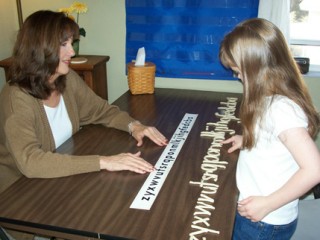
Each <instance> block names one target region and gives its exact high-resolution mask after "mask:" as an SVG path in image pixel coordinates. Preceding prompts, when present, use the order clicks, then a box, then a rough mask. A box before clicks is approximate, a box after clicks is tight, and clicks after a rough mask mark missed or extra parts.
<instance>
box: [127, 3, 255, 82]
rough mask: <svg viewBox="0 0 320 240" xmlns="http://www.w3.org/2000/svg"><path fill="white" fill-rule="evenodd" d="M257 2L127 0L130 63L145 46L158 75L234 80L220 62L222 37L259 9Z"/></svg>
mask: <svg viewBox="0 0 320 240" xmlns="http://www.w3.org/2000/svg"><path fill="white" fill-rule="evenodd" d="M258 4H259V0H241V1H239V0H162V1H161V0H126V62H127V63H128V62H131V61H132V60H135V59H136V54H137V51H138V49H139V48H141V47H144V48H145V51H146V61H148V62H153V63H155V64H156V69H157V70H156V76H158V77H168V78H192V79H220V80H227V79H234V78H233V77H232V72H231V71H230V70H226V69H225V68H224V67H223V66H222V65H221V63H220V61H219V56H218V55H219V47H220V42H221V40H222V39H223V37H224V35H225V34H226V33H228V32H229V31H230V30H232V29H233V28H234V27H235V25H236V24H238V23H239V22H241V21H242V20H244V19H248V18H253V17H256V16H257V13H258Z"/></svg>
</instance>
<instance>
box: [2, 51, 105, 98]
mask: <svg viewBox="0 0 320 240" xmlns="http://www.w3.org/2000/svg"><path fill="white" fill-rule="evenodd" d="M79 57H81V58H82V57H85V58H87V59H88V61H87V62H85V63H77V64H70V67H71V68H72V69H73V70H75V71H76V72H77V73H78V74H79V75H80V76H81V77H82V78H83V80H84V81H85V82H86V83H87V85H88V86H89V87H90V88H91V89H92V90H93V91H94V92H95V93H96V94H97V95H99V96H100V97H102V98H104V99H108V79H107V64H106V63H107V62H108V61H109V59H110V57H109V56H96V55H81V56H79ZM11 63H12V58H11V57H10V58H6V59H4V60H1V61H0V67H3V68H4V71H5V75H6V81H8V80H9V79H8V78H9V67H10V66H11Z"/></svg>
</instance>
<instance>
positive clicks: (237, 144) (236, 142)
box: [221, 135, 243, 153]
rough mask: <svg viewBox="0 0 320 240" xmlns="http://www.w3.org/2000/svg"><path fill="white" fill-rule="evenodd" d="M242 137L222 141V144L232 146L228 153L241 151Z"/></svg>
mask: <svg viewBox="0 0 320 240" xmlns="http://www.w3.org/2000/svg"><path fill="white" fill-rule="evenodd" d="M242 140H243V139H242V136H241V135H234V136H232V137H231V138H228V139H226V140H224V141H222V142H221V143H222V144H228V143H231V144H232V146H231V148H229V149H228V153H232V152H233V151H235V150H237V149H241V148H242Z"/></svg>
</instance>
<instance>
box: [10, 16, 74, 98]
mask: <svg viewBox="0 0 320 240" xmlns="http://www.w3.org/2000/svg"><path fill="white" fill-rule="evenodd" d="M78 34H79V27H78V25H77V24H76V23H75V22H74V21H73V20H72V19H70V18H68V17H67V16H66V15H65V14H64V13H59V12H52V11H37V12H35V13H33V14H31V15H30V16H29V17H28V18H27V19H26V20H25V22H24V24H23V26H22V28H21V29H20V31H19V33H18V36H17V40H16V43H15V46H14V49H13V63H12V65H11V68H10V72H9V74H10V81H9V84H11V85H13V84H15V85H18V86H19V87H21V88H22V89H24V90H25V91H27V92H28V93H29V94H31V95H32V96H34V97H36V98H39V99H47V97H48V96H50V94H51V92H52V91H53V90H58V91H59V92H63V90H64V88H65V81H66V80H65V79H66V77H65V76H64V75H63V76H60V77H59V78H58V79H57V80H56V81H55V85H54V86H51V85H50V84H49V82H48V80H49V78H50V77H51V76H52V75H53V74H55V73H56V70H57V67H58V66H59V52H60V46H61V44H62V43H63V42H65V41H67V40H68V39H69V38H73V39H77V38H78V37H79V35H78Z"/></svg>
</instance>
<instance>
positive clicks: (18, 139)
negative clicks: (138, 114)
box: [0, 70, 134, 192]
mask: <svg viewBox="0 0 320 240" xmlns="http://www.w3.org/2000/svg"><path fill="white" fill-rule="evenodd" d="M63 98H64V101H65V104H66V108H67V111H68V114H69V117H70V120H71V123H72V129H73V134H74V133H76V132H77V131H78V130H79V129H80V126H83V125H86V124H91V123H93V124H103V125H105V126H108V127H112V128H116V129H120V130H123V131H128V124H129V123H130V122H131V121H133V120H134V119H133V118H131V117H130V116H129V115H128V114H127V113H126V112H123V111H120V110H119V108H118V107H116V106H112V105H109V104H108V103H107V101H105V100H103V99H102V98H100V97H98V96H97V95H96V94H95V93H94V92H93V91H92V90H91V89H90V88H89V87H88V86H87V85H86V84H85V83H84V81H83V80H82V79H81V78H80V77H79V76H78V75H77V74H76V73H75V72H73V71H72V70H70V73H69V74H68V75H67V86H66V89H65V92H64V94H63ZM54 149H55V143H54V139H53V135H52V132H51V129H50V125H49V122H48V119H47V116H46V113H45V110H44V107H43V104H42V101H41V100H39V99H36V98H34V97H32V96H31V95H29V94H28V93H26V92H25V91H23V90H21V89H20V88H19V87H16V86H9V85H8V84H6V85H5V86H4V88H3V89H2V92H1V94H0V192H2V191H3V190H4V189H6V188H7V187H8V186H10V185H11V184H12V183H13V182H15V181H16V180H17V179H18V178H19V177H20V176H22V174H23V175H25V176H27V177H29V178H54V177H62V176H68V175H73V174H79V173H86V172H93V171H99V170H100V166H99V156H98V155H92V156H71V155H62V154H58V153H53V152H52V151H53V150H54Z"/></svg>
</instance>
